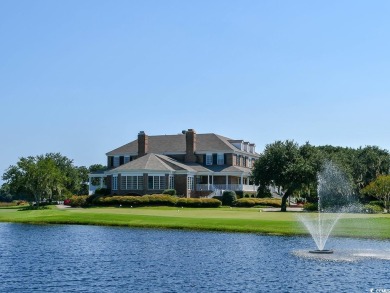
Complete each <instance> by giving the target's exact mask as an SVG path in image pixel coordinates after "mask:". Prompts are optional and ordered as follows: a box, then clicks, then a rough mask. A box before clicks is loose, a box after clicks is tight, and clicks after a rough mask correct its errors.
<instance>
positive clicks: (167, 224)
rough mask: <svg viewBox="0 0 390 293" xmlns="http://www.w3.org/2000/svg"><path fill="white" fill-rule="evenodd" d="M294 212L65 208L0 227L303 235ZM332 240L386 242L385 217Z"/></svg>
mask: <svg viewBox="0 0 390 293" xmlns="http://www.w3.org/2000/svg"><path fill="white" fill-rule="evenodd" d="M297 214H298V213H295V212H287V213H281V212H260V210H259V209H256V208H225V207H222V208H179V209H178V208H174V207H143V208H114V207H104V208H86V209H82V208H66V209H58V208H56V207H50V208H49V209H44V210H18V209H9V208H8V209H7V208H5V209H0V222H14V223H29V224H75V225H101V226H123V227H139V228H159V229H182V230H183V229H185V230H203V231H221V232H242V233H259V234H266V235H285V236H293V235H300V236H302V235H308V232H307V231H306V230H305V228H304V227H303V225H302V224H301V223H300V221H299V220H298V217H297ZM332 235H333V236H339V237H357V238H374V239H390V215H386V214H346V215H345V216H343V218H341V219H340V220H339V222H338V224H337V225H336V227H335V229H334V232H333V233H332Z"/></svg>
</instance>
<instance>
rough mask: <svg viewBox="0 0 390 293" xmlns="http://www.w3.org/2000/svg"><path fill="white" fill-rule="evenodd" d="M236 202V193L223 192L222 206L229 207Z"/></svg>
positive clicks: (230, 191)
mask: <svg viewBox="0 0 390 293" xmlns="http://www.w3.org/2000/svg"><path fill="white" fill-rule="evenodd" d="M236 200H237V196H236V193H235V192H234V191H232V190H225V191H224V192H223V194H222V204H223V205H225V206H231V205H232V204H233V202H235V201H236Z"/></svg>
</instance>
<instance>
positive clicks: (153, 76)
mask: <svg viewBox="0 0 390 293" xmlns="http://www.w3.org/2000/svg"><path fill="white" fill-rule="evenodd" d="M389 15H390V2H389V1H356V0H355V1H347V0H345V1H298V0H297V1H287V0H286V1H277V0H269V1H261V0H260V1H258V0H256V1H227V0H223V1H217V0H213V1H201V0H197V1H169V0H167V1H148V0H145V1H129V0H126V1H119V0H116V1H98V0H93V1H87V0H83V1H78V0H77V1H72V0H67V1H42V0H35V1H22V0H17V1H14V0H2V1H1V2H0V44H1V46H0V101H1V103H0V107H1V111H0V125H1V144H0V145H1V153H0V173H1V174H2V173H3V172H4V170H5V169H6V168H7V167H8V166H9V165H11V164H15V163H16V162H17V160H18V158H19V157H21V156H28V155H38V154H44V153H47V152H60V153H62V154H63V155H66V156H68V157H69V158H71V159H74V163H75V164H76V165H86V166H89V165H91V164H93V163H105V153H106V152H108V151H110V150H112V149H114V148H116V147H118V146H121V145H123V144H125V143H127V142H129V141H132V140H134V139H136V137H137V133H138V132H139V131H140V130H144V131H145V132H146V133H147V134H149V135H158V134H176V133H180V132H181V130H183V129H188V128H194V129H195V130H196V131H197V132H198V133H209V132H214V133H218V134H221V135H224V136H227V137H231V138H234V139H244V140H248V141H251V142H254V143H256V145H257V151H261V150H262V149H263V148H264V146H265V145H266V144H267V143H272V142H274V141H275V140H285V139H294V140H295V141H297V142H298V143H300V144H301V143H304V142H306V141H309V142H310V143H312V144H314V145H324V144H331V145H339V146H350V147H359V146H365V145H378V146H379V147H381V148H385V149H390V131H389V125H390V123H389V109H390V82H389V77H390V58H389V56H390V53H389V52H390V36H389V35H390V18H389Z"/></svg>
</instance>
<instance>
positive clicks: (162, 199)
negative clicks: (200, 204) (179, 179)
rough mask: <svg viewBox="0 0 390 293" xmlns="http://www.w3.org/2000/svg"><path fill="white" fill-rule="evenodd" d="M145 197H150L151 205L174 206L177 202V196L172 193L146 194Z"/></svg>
mask: <svg viewBox="0 0 390 293" xmlns="http://www.w3.org/2000/svg"><path fill="white" fill-rule="evenodd" d="M143 197H145V198H147V199H148V201H149V205H156V206H174V205H175V204H176V202H177V198H176V197H173V196H171V195H164V194H159V195H157V194H154V195H145V196H143Z"/></svg>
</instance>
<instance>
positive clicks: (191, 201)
mask: <svg viewBox="0 0 390 293" xmlns="http://www.w3.org/2000/svg"><path fill="white" fill-rule="evenodd" d="M221 204H222V202H221V201H220V200H218V199H214V198H180V199H179V200H178V201H177V203H176V206H180V207H192V208H218V207H220V206H221Z"/></svg>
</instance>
